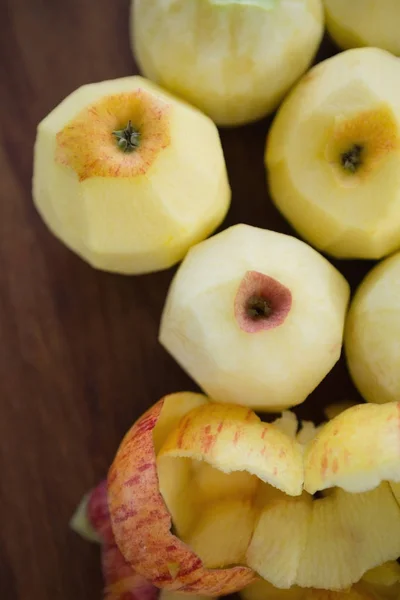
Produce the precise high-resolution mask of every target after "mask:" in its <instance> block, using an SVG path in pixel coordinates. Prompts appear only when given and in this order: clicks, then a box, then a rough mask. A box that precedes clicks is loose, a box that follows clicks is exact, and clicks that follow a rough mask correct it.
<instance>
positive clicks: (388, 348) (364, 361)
mask: <svg viewBox="0 0 400 600" xmlns="http://www.w3.org/2000/svg"><path fill="white" fill-rule="evenodd" d="M345 348H346V355H347V363H348V366H349V370H350V373H351V375H352V378H353V380H354V383H355V384H356V386H357V388H358V389H359V391H360V393H361V394H362V396H363V397H364V398H365V399H366V400H367V401H369V402H378V403H383V402H392V401H395V400H398V399H399V398H400V253H397V254H394V255H393V256H391V257H389V258H387V259H385V260H384V261H382V262H381V263H379V264H378V265H377V266H376V267H375V268H374V269H372V271H370V273H369V274H368V275H367V277H366V278H365V279H364V281H363V282H362V283H361V285H360V287H359V288H358V290H357V292H356V294H355V296H354V299H353V301H352V304H351V306H350V311H349V314H348V318H347V322H346V328H345Z"/></svg>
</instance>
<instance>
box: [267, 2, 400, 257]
mask: <svg viewBox="0 0 400 600" xmlns="http://www.w3.org/2000/svg"><path fill="white" fill-rule="evenodd" d="M350 4H352V3H350ZM399 90H400V62H399V61H398V59H397V58H395V57H394V56H392V55H391V54H389V53H388V52H385V51H383V50H379V49H376V48H362V49H356V50H348V51H347V52H343V53H341V54H339V55H337V56H335V57H333V58H330V59H328V60H326V61H324V62H322V63H320V64H319V65H317V66H316V67H314V68H313V69H312V70H311V71H310V72H309V73H308V74H307V75H305V76H304V77H303V79H302V80H301V81H300V83H299V84H298V85H297V87H296V88H295V89H294V90H293V92H292V93H291V94H290V95H289V97H288V98H287V99H286V100H285V102H284V103H283V105H282V106H281V108H280V109H279V111H278V114H277V117H276V118H275V120H274V123H273V125H272V128H271V131H270V134H269V136H268V141H267V149H266V165H267V170H268V179H269V184H270V189H271V195H272V198H273V200H274V202H275V204H276V206H277V207H278V209H279V210H280V211H281V212H282V214H283V215H284V216H285V217H286V218H287V219H288V221H289V222H290V223H291V224H292V225H293V227H294V228H295V229H296V230H297V231H298V233H299V234H300V235H301V236H302V237H303V238H304V239H305V240H307V241H308V242H309V243H311V244H312V245H313V246H315V247H316V248H318V249H319V250H322V251H324V252H326V253H328V254H331V255H333V256H336V257H338V258H371V259H379V258H382V257H383V256H385V255H386V254H389V253H391V252H393V251H395V250H396V249H397V248H399V247H400V130H399V125H400V118H399V111H398V96H399Z"/></svg>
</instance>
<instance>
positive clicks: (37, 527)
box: [0, 0, 369, 600]
mask: <svg viewBox="0 0 400 600" xmlns="http://www.w3.org/2000/svg"><path fill="white" fill-rule="evenodd" d="M0 4H1V8H2V13H3V16H2V19H1V21H0V61H1V62H0V86H1V87H0V107H1V113H0V124H1V131H0V135H1V144H0V402H1V416H0V473H1V483H0V509H1V510H0V597H1V598H4V599H5V598H7V599H8V600H19V599H20V600H27V599H28V598H29V600H47V599H48V600H50V599H51V600H54V599H57V600H71V599H74V600H95V599H98V598H100V597H101V576H100V568H99V553H98V549H97V548H96V547H95V546H90V545H89V544H86V543H84V542H83V541H81V540H80V539H79V538H78V537H77V536H76V535H74V534H73V533H72V532H71V531H70V530H69V529H68V521H69V518H70V516H71V513H72V512H73V510H74V507H75V505H76V503H77V502H78V501H79V500H80V498H81V496H82V494H83V493H84V492H85V491H86V490H87V489H88V488H89V487H90V486H92V485H94V484H95V483H96V482H97V481H98V480H99V479H100V478H102V477H103V476H104V475H105V473H106V470H107V467H108V465H109V463H110V461H111V459H112V457H113V454H114V452H115V450H116V448H117V445H118V443H119V441H120V439H121V437H122V435H123V434H124V433H125V431H126V430H127V429H128V428H129V426H130V424H131V423H132V421H133V420H134V419H135V418H136V417H137V416H138V415H139V414H140V413H141V412H142V411H143V410H144V409H145V408H147V407H148V406H149V405H150V404H152V403H154V402H155V401H156V400H158V399H159V397H161V396H162V395H163V394H165V393H167V392H172V391H177V390H181V389H195V386H194V384H193V383H192V382H191V381H190V380H189V379H188V377H186V376H185V375H184V374H183V373H182V372H181V370H180V369H179V367H178V366H177V365H175V364H174V362H173V360H172V359H171V358H170V357H168V356H167V355H166V353H165V352H164V351H163V350H162V349H161V348H160V346H159V345H158V343H157V330H158V323H159V318H160V313H161V309H162V305H163V300H164V297H165V294H166V291H167V289H168V285H169V283H170V280H171V277H172V275H173V272H172V271H169V272H164V273H159V274H156V275H151V276H146V277H137V278H133V277H132V278H128V277H120V276H114V275H109V274H106V273H101V272H96V271H94V270H93V269H91V268H90V267H89V266H87V265H86V264H84V263H83V262H82V261H81V260H79V259H78V258H77V257H76V256H74V255H73V254H72V253H70V252H69V251H68V250H66V249H65V248H64V247H63V246H62V245H61V244H60V243H59V242H57V241H56V240H55V239H54V238H53V237H52V236H51V235H50V233H49V232H48V231H47V230H46V228H45V226H44V225H43V224H42V222H41V221H40V219H39V217H38V215H37V213H36V212H35V210H34V208H33V206H32V201H31V176H32V149H33V143H34V138H35V128H36V125H37V123H38V121H39V120H40V119H41V118H43V117H44V116H45V115H46V114H47V113H48V112H49V111H50V110H51V109H52V108H53V107H54V106H55V105H56V104H57V103H58V102H59V101H60V100H61V99H62V98H64V97H65V96H66V95H67V94H69V93H70V92H71V91H73V90H74V89H75V88H77V87H78V86H80V85H82V84H84V83H87V82H90V81H97V80H103V79H107V78H114V77H119V76H123V75H127V74H131V73H134V72H136V68H135V65H134V62H133V59H132V56H131V53H130V50H129V42H128V35H127V16H128V9H129V6H128V4H129V3H128V0H119V1H118V2H110V1H109V0H96V2H93V1H92V0H69V1H68V2H61V1H60V0H1V2H0ZM332 52H333V48H332V47H331V46H330V45H329V43H325V45H324V47H323V49H322V52H321V56H328V55H329V54H331V53H332ZM268 125H269V121H268V120H265V121H263V122H261V123H258V124H256V125H252V126H250V127H245V128H241V129H236V130H225V131H222V132H221V135H222V140H223V145H224V150H225V153H226V159H227V163H228V169H229V174H230V179H231V184H232V188H233V203H232V208H231V211H230V213H229V216H228V219H227V221H226V223H225V225H229V224H233V223H238V222H245V223H250V224H253V225H258V226H261V227H268V228H272V229H276V230H279V231H285V232H288V231H290V229H289V227H288V225H287V224H286V223H285V222H284V221H283V219H282V218H281V217H280V216H279V214H278V213H277V211H276V210H275V209H274V208H273V206H272V204H271V203H270V201H269V200H268V197H267V190H266V184H265V174H264V167H263V150H264V143H265V137H266V133H267V130H268ZM368 267H369V265H368V264H367V263H355V262H343V263H341V264H340V268H341V270H342V271H343V273H345V275H346V276H347V277H348V278H349V280H350V281H351V283H352V285H353V286H354V285H356V284H357V282H358V281H359V280H360V279H361V277H362V276H363V274H364V273H365V272H366V270H367V268H368ZM299 360H301V357H299ZM354 395H355V392H354V390H353V388H352V386H351V384H350V382H349V378H348V376H347V374H346V371H345V368H344V364H343V362H342V363H341V364H340V365H338V366H337V367H336V368H335V369H334V371H333V372H332V373H331V374H330V375H329V377H328V378H327V380H326V381H325V382H324V383H323V384H322V385H321V386H320V388H319V389H318V390H317V391H316V392H315V393H314V394H313V395H312V397H311V398H310V399H309V400H307V402H306V403H305V404H304V405H303V406H302V407H301V408H300V412H301V413H302V414H308V415H309V414H310V413H312V414H314V415H317V416H320V414H321V411H320V407H321V405H322V404H323V403H326V402H327V401H329V400H341V399H343V398H345V397H354Z"/></svg>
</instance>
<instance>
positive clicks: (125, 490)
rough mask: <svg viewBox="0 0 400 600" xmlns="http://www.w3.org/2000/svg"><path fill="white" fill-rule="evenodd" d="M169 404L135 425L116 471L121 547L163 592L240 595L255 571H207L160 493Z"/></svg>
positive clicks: (113, 500)
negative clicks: (160, 433)
mask: <svg viewBox="0 0 400 600" xmlns="http://www.w3.org/2000/svg"><path fill="white" fill-rule="evenodd" d="M193 396H195V395H193ZM182 398H184V399H185V398H187V395H185V394H175V395H173V396H170V397H169V398H168V399H169V402H177V403H179V401H180V400H181V399H182ZM164 404H165V400H161V401H160V402H158V403H157V404H155V405H154V406H153V407H152V408H151V409H150V410H149V411H147V412H146V413H145V414H144V415H143V416H142V417H141V418H140V419H139V420H138V421H137V422H136V423H135V424H134V425H133V427H132V428H131V429H130V431H129V432H128V433H127V435H126V436H125V438H124V440H123V442H122V444H121V446H120V448H119V450H118V452H117V455H116V458H115V460H114V462H113V465H112V466H111V469H110V472H109V476H108V486H109V487H108V489H109V506H110V513H111V521H112V528H113V531H114V535H115V539H116V542H117V544H118V546H119V548H120V550H121V552H122V554H123V556H124V558H125V559H126V561H127V562H128V564H129V565H130V566H131V568H132V569H133V570H134V571H137V572H138V573H140V574H141V575H142V576H143V577H145V578H146V579H147V580H149V581H150V582H151V583H153V584H155V585H157V586H158V587H160V588H167V589H169V590H175V591H178V590H179V591H180V592H186V593H192V594H193V593H194V594H196V593H201V594H206V595H209V596H219V595H222V594H229V593H232V592H235V591H237V590H239V589H242V588H243V587H244V586H245V585H247V584H248V583H250V582H251V581H252V580H254V578H255V574H254V573H253V571H252V570H251V569H249V568H247V567H232V568H229V569H215V570H210V569H206V568H205V567H204V565H203V563H202V561H201V559H200V558H199V557H198V556H197V555H196V554H195V553H194V552H193V551H192V550H191V549H190V548H189V547H188V546H187V545H186V544H184V543H183V542H182V541H181V540H180V539H178V538H177V537H176V536H175V535H174V534H173V533H172V531H171V529H172V519H171V515H170V514H169V512H168V510H167V508H166V505H165V502H164V500H163V497H162V495H161V493H160V491H159V481H158V474H157V466H156V453H155V449H154V441H153V430H154V429H155V427H156V425H157V422H158V421H159V419H160V417H161V416H162V411H163V407H164ZM133 488H134V493H132V492H133Z"/></svg>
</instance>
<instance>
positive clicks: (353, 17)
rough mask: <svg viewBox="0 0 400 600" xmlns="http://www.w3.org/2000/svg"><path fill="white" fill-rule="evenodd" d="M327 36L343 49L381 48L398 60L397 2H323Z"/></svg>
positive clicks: (398, 15) (399, 49)
mask: <svg viewBox="0 0 400 600" xmlns="http://www.w3.org/2000/svg"><path fill="white" fill-rule="evenodd" d="M324 5H325V14H326V26H327V29H328V32H329V34H330V35H331V37H332V38H333V39H334V40H335V42H336V43H337V45H338V46H340V48H343V49H346V50H347V49H348V48H357V47H361V46H373V47H375V48H382V49H383V50H387V51H388V52H392V54H396V55H397V56H400V38H399V28H398V24H399V22H400V4H399V2H398V0H352V1H351V2H348V0H324Z"/></svg>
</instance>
